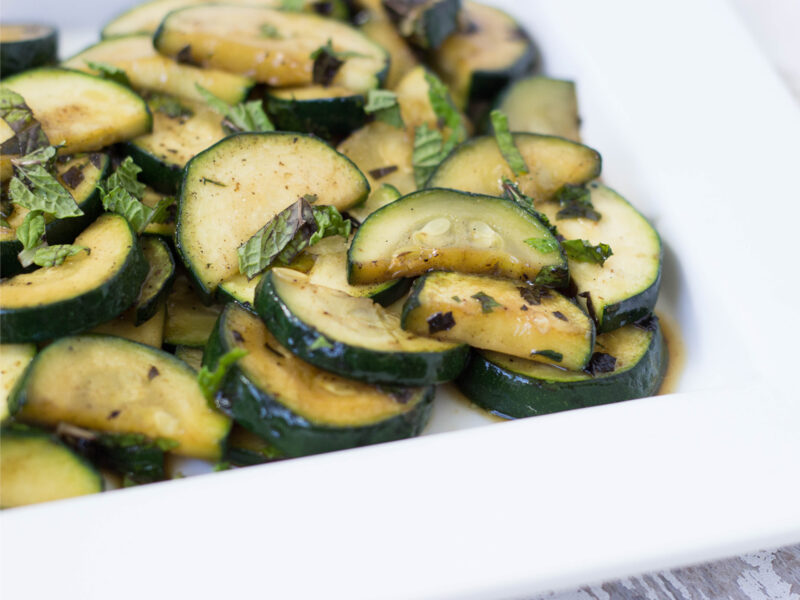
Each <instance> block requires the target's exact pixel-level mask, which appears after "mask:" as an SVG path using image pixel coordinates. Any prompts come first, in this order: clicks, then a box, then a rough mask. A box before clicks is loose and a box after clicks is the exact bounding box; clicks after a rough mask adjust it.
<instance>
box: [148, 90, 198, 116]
mask: <svg viewBox="0 0 800 600" xmlns="http://www.w3.org/2000/svg"><path fill="white" fill-rule="evenodd" d="M147 105H148V106H149V107H150V110H154V111H156V112H160V113H162V114H164V115H167V116H168V117H169V118H171V119H179V118H184V117H191V116H193V115H194V111H193V110H192V109H191V108H189V107H188V106H185V105H183V104H181V102H180V100H178V99H177V98H173V97H172V96H167V95H166V94H153V95H152V96H150V98H149V99H148V100H147Z"/></svg>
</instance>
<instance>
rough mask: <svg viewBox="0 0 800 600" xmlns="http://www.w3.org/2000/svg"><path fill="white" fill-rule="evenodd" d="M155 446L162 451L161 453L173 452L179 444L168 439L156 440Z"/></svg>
mask: <svg viewBox="0 0 800 600" xmlns="http://www.w3.org/2000/svg"><path fill="white" fill-rule="evenodd" d="M155 444H156V446H158V449H159V450H162V451H163V452H169V451H170V450H174V449H175V448H177V447H178V446H180V442H176V441H175V440H171V439H169V438H156V440H155Z"/></svg>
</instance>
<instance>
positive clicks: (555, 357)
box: [531, 350, 564, 362]
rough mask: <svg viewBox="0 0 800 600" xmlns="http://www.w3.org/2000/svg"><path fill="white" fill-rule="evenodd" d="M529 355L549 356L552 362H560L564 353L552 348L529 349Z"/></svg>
mask: <svg viewBox="0 0 800 600" xmlns="http://www.w3.org/2000/svg"><path fill="white" fill-rule="evenodd" d="M531 356H541V357H542V358H549V359H550V360H552V361H553V362H561V361H562V360H564V355H563V354H561V353H560V352H555V351H553V350H531Z"/></svg>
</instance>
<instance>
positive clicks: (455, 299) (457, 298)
mask: <svg viewBox="0 0 800 600" xmlns="http://www.w3.org/2000/svg"><path fill="white" fill-rule="evenodd" d="M450 299H451V300H452V301H453V302H461V298H459V297H458V296H451V297H450Z"/></svg>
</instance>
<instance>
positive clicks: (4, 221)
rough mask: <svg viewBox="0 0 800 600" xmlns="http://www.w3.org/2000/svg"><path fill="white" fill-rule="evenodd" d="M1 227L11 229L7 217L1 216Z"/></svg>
mask: <svg viewBox="0 0 800 600" xmlns="http://www.w3.org/2000/svg"><path fill="white" fill-rule="evenodd" d="M0 227H2V228H3V229H11V223H9V222H8V220H7V219H6V218H5V217H3V216H0Z"/></svg>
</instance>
